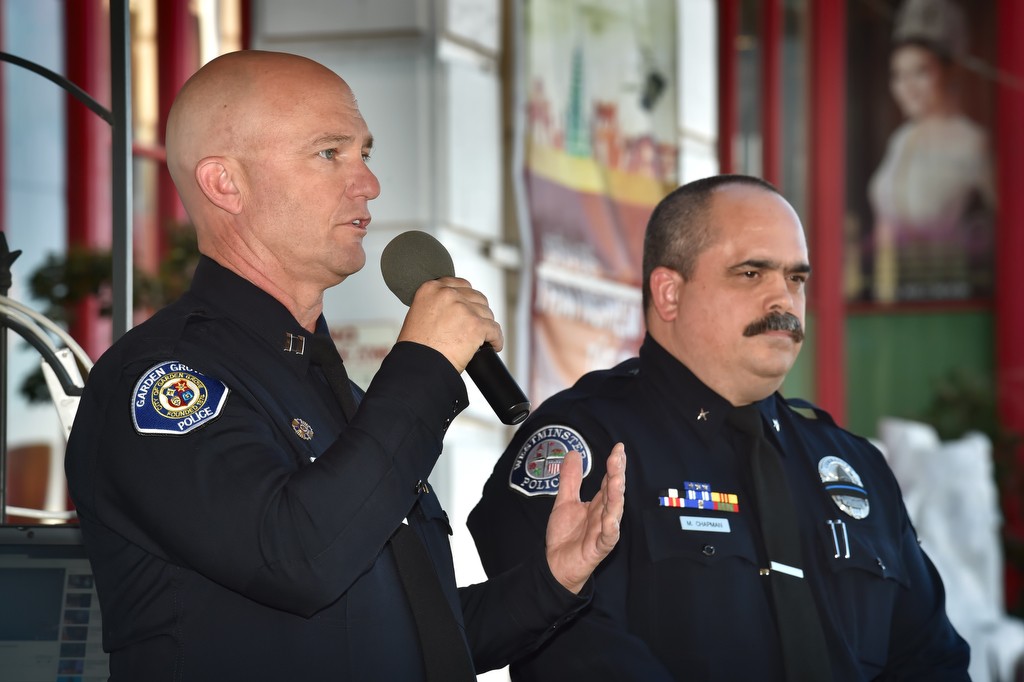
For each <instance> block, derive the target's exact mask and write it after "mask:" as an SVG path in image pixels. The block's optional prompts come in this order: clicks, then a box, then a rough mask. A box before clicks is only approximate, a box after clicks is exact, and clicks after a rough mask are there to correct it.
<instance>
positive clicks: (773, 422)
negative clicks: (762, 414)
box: [772, 419, 782, 431]
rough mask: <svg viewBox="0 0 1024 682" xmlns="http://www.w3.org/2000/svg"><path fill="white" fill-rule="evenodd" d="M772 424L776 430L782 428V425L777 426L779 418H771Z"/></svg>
mask: <svg viewBox="0 0 1024 682" xmlns="http://www.w3.org/2000/svg"><path fill="white" fill-rule="evenodd" d="M772 426H774V427H775V430H776V431H781V430H782V427H781V426H779V420H778V419H773V420H772Z"/></svg>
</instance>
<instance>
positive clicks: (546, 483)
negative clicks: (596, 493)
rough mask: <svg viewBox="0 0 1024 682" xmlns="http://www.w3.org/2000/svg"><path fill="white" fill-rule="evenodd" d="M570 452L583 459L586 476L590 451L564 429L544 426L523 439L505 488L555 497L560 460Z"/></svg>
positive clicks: (577, 435)
mask: <svg viewBox="0 0 1024 682" xmlns="http://www.w3.org/2000/svg"><path fill="white" fill-rule="evenodd" d="M570 450H575V451H576V452H578V453H580V456H581V457H582V458H583V476H584V477H586V475H587V474H589V473H590V465H591V459H590V447H589V446H587V442H586V441H585V440H583V436H581V435H580V434H579V433H577V432H576V431H574V430H572V429H570V428H569V427H568V426H559V425H552V426H545V427H544V428H542V429H538V430H537V431H535V432H534V433H533V435H532V436H530V437H529V438H527V439H526V442H525V443H523V447H522V448H521V449H520V450H519V454H518V455H516V458H515V461H514V462H512V471H511V472H510V473H509V476H508V484H509V487H510V488H512V489H513V490H516V491H518V492H520V493H523V494H524V495H529V496H530V497H533V496H535V495H556V494H558V479H559V475H558V474H559V471H560V469H561V468H562V460H564V459H565V456H566V455H567V454H569V451H570Z"/></svg>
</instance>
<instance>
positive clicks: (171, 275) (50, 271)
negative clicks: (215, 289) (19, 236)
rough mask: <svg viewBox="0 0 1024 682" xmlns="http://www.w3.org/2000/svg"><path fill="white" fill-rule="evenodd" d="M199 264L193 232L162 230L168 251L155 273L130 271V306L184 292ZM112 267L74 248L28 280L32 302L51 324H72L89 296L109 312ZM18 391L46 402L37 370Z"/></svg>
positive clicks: (107, 259) (98, 252) (150, 305)
mask: <svg viewBox="0 0 1024 682" xmlns="http://www.w3.org/2000/svg"><path fill="white" fill-rule="evenodd" d="M198 261H199V247H198V245H197V243H196V235H195V230H194V229H192V228H191V227H190V226H187V225H178V226H174V227H172V228H171V229H169V230H168V231H167V251H166V255H165V257H164V258H163V259H162V260H161V262H160V265H159V268H158V270H157V272H156V273H150V272H146V271H144V270H142V269H140V268H137V267H136V268H133V272H132V294H133V295H132V299H133V300H132V306H133V308H134V309H135V310H136V311H146V310H149V311H152V310H156V309H158V308H160V307H162V306H164V305H166V304H167V303H170V302H171V301H173V300H175V299H177V298H178V297H179V296H181V295H182V294H183V293H184V292H185V290H186V289H187V288H188V284H189V282H190V281H191V279H192V273H193V272H194V271H195V267H196V263H197V262H198ZM112 279H113V268H112V260H111V254H110V251H109V250H104V249H90V248H85V247H80V246H73V247H71V248H69V249H68V250H67V253H65V254H50V255H49V256H48V257H47V258H46V260H45V261H44V262H43V264H42V265H41V266H39V267H38V268H37V269H36V270H35V271H34V272H33V273H32V274H31V275H30V277H29V289H30V291H31V292H32V295H33V297H35V298H37V299H42V300H43V301H45V302H46V304H45V308H44V310H43V314H44V315H46V316H47V317H49V318H50V319H52V320H54V321H55V322H59V323H65V324H73V323H74V321H75V320H74V315H75V308H76V304H77V303H79V302H80V301H83V300H85V299H86V298H89V297H96V298H97V299H98V300H99V302H100V314H101V315H105V316H109V315H110V313H111V287H112ZM19 390H20V392H21V394H22V395H23V396H25V398H27V399H28V400H29V401H30V402H45V401H48V400H49V399H50V394H49V390H48V389H47V387H46V381H45V380H44V379H43V373H42V370H37V371H35V372H33V373H32V374H30V375H28V376H27V377H26V378H25V380H24V381H23V382H22V384H21V386H20V389H19Z"/></svg>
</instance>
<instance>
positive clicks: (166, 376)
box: [132, 360, 229, 435]
mask: <svg viewBox="0 0 1024 682" xmlns="http://www.w3.org/2000/svg"><path fill="white" fill-rule="evenodd" d="M228 393H229V391H228V387H227V386H225V385H224V384H223V383H222V382H220V381H218V380H217V379H213V378H211V377H207V376H205V375H203V374H200V373H199V372H197V371H195V370H194V369H192V368H191V367H189V366H188V365H183V364H181V363H180V362H175V361H173V360H171V361H166V362H161V363H160V364H158V365H154V366H153V367H151V368H150V369H148V370H147V371H146V372H145V373H143V375H142V377H141V378H140V379H139V382H138V383H137V384H135V390H134V391H132V422H133V423H134V424H135V430H136V431H138V432H139V433H159V434H172V435H181V434H184V433H188V432H189V431H192V430H193V429H197V428H199V427H200V426H203V425H204V424H206V423H207V422H210V421H213V420H214V419H216V418H217V415H219V414H220V412H221V410H222V409H223V408H224V403H225V402H226V401H227V397H228Z"/></svg>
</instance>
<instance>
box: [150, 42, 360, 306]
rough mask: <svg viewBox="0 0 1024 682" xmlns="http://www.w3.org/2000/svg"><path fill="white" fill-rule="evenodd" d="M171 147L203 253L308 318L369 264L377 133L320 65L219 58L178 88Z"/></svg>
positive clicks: (249, 55)
mask: <svg viewBox="0 0 1024 682" xmlns="http://www.w3.org/2000/svg"><path fill="white" fill-rule="evenodd" d="M166 147H167V167H168V169H169V170H170V173H171V178H172V179H173V180H174V184H175V186H176V187H177V188H178V194H179V196H181V200H182V203H183V204H184V206H185V210H186V211H188V214H189V217H190V219H191V221H192V224H193V226H194V227H195V229H196V236H197V237H198V242H199V251H200V252H201V253H202V254H204V255H205V256H208V257H210V258H212V259H213V260H215V261H217V262H218V263H220V264H221V265H223V266H224V267H226V268H229V269H231V270H232V271H234V272H235V273H237V274H238V275H240V276H242V277H244V278H246V279H248V280H249V281H251V282H253V283H255V284H256V285H257V286H259V287H261V288H262V289H263V290H264V291H267V292H269V293H270V294H271V295H273V296H274V297H276V298H277V299H278V300H279V301H281V302H282V303H284V305H286V306H287V307H288V308H289V310H291V311H292V312H293V314H294V315H295V318H296V319H297V320H299V321H300V322H302V323H303V324H304V325H305V324H306V323H307V322H310V323H311V322H312V321H315V318H316V315H317V314H319V310H320V308H321V305H322V298H323V292H324V291H325V290H326V289H328V288H330V287H332V286H334V285H335V284H338V283H339V282H341V281H343V280H344V279H345V278H346V277H348V276H349V275H351V274H352V273H353V272H357V271H358V270H359V269H360V268H362V267H363V265H364V264H365V262H366V254H365V252H364V251H363V245H362V241H363V237H364V236H365V235H366V230H367V226H368V225H369V223H370V220H371V216H370V209H369V207H368V202H369V201H371V200H372V199H374V198H376V197H377V195H378V194H380V183H379V182H378V181H377V177H376V176H375V175H374V173H373V172H372V171H371V170H370V168H369V165H368V161H369V158H370V153H371V151H372V148H373V136H372V135H371V134H370V131H369V128H368V127H367V125H366V121H364V120H363V117H362V114H361V113H360V112H359V107H358V105H357V104H356V100H355V97H354V96H353V94H352V90H351V89H350V88H349V86H348V84H347V83H345V81H344V80H342V79H341V78H340V77H339V76H338V75H337V74H336V73H334V71H332V70H331V69H329V68H327V67H326V66H323V65H321V64H318V63H317V62H314V61H312V60H310V59H306V58H305V57H301V56H299V55H294V54H286V53H281V52H262V51H255V50H245V51H240V52H232V53H229V54H226V55H223V56H221V57H218V58H217V59H215V60H213V61H211V62H210V63H208V64H206V65H205V66H204V67H203V68H201V69H200V70H199V71H197V72H196V73H195V75H193V76H192V78H190V79H189V80H188V82H187V83H185V85H184V86H183V87H182V88H181V91H180V92H179V93H178V96H177V98H176V99H175V101H174V104H173V106H172V107H171V111H170V114H169V116H168V120H167V137H166Z"/></svg>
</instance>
